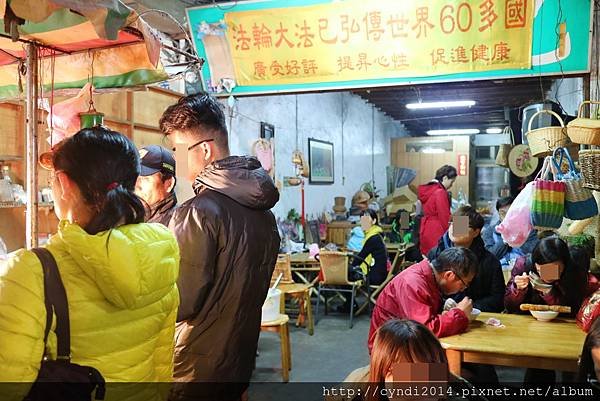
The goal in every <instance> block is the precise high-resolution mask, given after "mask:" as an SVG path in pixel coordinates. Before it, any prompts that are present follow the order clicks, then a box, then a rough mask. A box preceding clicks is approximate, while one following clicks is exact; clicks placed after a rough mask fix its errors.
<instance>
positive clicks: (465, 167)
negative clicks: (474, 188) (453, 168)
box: [458, 155, 469, 176]
mask: <svg viewBox="0 0 600 401" xmlns="http://www.w3.org/2000/svg"><path fill="white" fill-rule="evenodd" d="M468 172H469V158H468V157H467V155H458V175H460V176H463V175H467V174H468Z"/></svg>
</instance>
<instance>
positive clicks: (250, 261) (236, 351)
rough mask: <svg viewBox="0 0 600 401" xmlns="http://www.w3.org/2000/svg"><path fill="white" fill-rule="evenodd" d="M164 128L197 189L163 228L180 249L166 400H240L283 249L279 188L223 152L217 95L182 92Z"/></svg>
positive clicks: (254, 163) (252, 161) (254, 166)
mask: <svg viewBox="0 0 600 401" xmlns="http://www.w3.org/2000/svg"><path fill="white" fill-rule="evenodd" d="M160 128H161V130H162V132H163V133H164V134H166V135H167V136H168V139H169V140H170V142H171V143H172V144H174V145H175V144H185V146H184V148H187V160H188V171H189V174H188V178H189V179H190V180H192V181H193V182H194V185H193V187H194V192H195V193H196V196H195V197H193V198H192V199H190V200H189V201H187V202H185V203H184V204H182V205H181V206H180V207H179V208H178V209H177V210H176V211H175V213H174V215H173V217H172V219H171V223H170V225H169V228H171V230H173V232H174V233H175V235H176V237H177V240H178V242H179V247H180V250H181V264H180V271H179V280H178V282H177V285H178V287H179V293H180V297H181V304H180V306H179V313H178V316H177V328H176V334H175V341H176V344H175V356H174V378H175V382H176V383H175V384H174V386H173V390H172V392H171V399H172V400H178V401H183V400H223V401H230V400H231V401H233V400H236V401H237V400H239V399H241V397H242V395H243V394H244V393H245V391H246V390H247V388H248V383H249V381H250V376H251V375H252V370H253V367H254V360H255V358H256V348H257V343H258V336H259V333H260V320H261V307H262V304H263V302H264V300H265V298H266V295H267V290H268V287H269V283H270V279H271V275H272V273H273V269H274V266H275V262H276V259H277V253H278V250H279V245H280V238H279V234H278V231H277V226H276V223H275V218H274V216H273V214H272V213H271V211H270V209H271V208H272V207H273V206H274V205H275V204H276V203H277V201H278V200H279V192H278V191H277V188H276V187H275V185H274V184H273V181H272V180H271V178H270V177H269V175H268V174H267V173H266V172H265V170H264V169H263V168H262V167H261V165H260V163H259V161H258V160H257V159H256V158H253V157H242V156H230V155H229V145H228V140H227V127H226V125H225V116H224V114H223V111H222V110H221V107H220V105H219V103H218V102H217V101H216V100H215V99H214V98H212V97H210V96H208V95H204V94H199V95H191V96H187V97H184V98H181V99H180V100H179V102H177V103H176V104H174V105H172V106H170V107H169V108H167V110H166V111H165V112H164V114H163V116H162V118H161V120H160ZM177 148H178V151H181V148H182V146H181V145H180V146H178V147H177ZM177 158H178V159H179V160H180V163H181V156H180V155H178V156H177Z"/></svg>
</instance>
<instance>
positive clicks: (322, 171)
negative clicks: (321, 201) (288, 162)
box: [308, 138, 334, 184]
mask: <svg viewBox="0 0 600 401" xmlns="http://www.w3.org/2000/svg"><path fill="white" fill-rule="evenodd" d="M308 164H309V170H310V176H309V178H308V182H310V183H311V184H333V181H334V164H333V143H331V142H325V141H320V140H318V139H312V138H308Z"/></svg>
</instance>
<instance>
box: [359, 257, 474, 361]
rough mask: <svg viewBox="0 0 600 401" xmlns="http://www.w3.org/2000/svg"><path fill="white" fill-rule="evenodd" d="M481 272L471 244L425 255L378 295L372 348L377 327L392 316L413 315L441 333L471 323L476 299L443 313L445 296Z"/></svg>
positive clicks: (454, 331) (444, 334)
mask: <svg viewBox="0 0 600 401" xmlns="http://www.w3.org/2000/svg"><path fill="white" fill-rule="evenodd" d="M476 273H477V257H476V256H475V254H474V253H473V252H472V251H471V250H469V249H467V248H448V249H446V250H445V251H443V252H442V253H440V255H439V256H438V257H437V259H436V260H435V261H433V262H430V261H429V260H427V259H425V260H423V261H421V262H419V263H417V264H415V265H412V266H411V267H409V268H408V269H406V270H404V271H403V272H402V273H400V274H398V275H397V276H396V277H394V279H393V280H392V281H390V283H389V284H388V285H387V286H386V287H385V289H384V290H383V291H382V292H381V294H380V295H379V297H378V298H377V303H376V305H375V309H374V310H373V316H372V317H371V329H370V330H369V352H370V351H371V348H372V347H373V340H374V339H375V333H376V332H377V329H378V328H379V327H380V326H381V325H383V324H384V323H385V322H386V321H388V320H389V319H394V318H397V319H412V320H416V321H417V322H419V323H422V324H424V325H425V326H427V327H428V328H429V330H431V331H432V332H433V334H435V335H436V336H437V337H447V336H452V335H455V334H460V333H462V332H464V331H466V330H467V327H468V326H469V318H468V316H469V315H470V314H471V310H472V309H473V303H472V301H471V300H470V299H469V298H468V297H465V298H463V300H462V301H460V303H459V304H458V305H457V306H456V307H455V308H452V309H450V310H449V311H447V312H444V313H442V308H443V304H442V296H443V295H446V296H447V295H452V294H455V293H457V292H460V291H464V290H465V289H466V288H467V287H468V286H469V284H470V283H471V281H472V280H473V278H474V277H475V274H476Z"/></svg>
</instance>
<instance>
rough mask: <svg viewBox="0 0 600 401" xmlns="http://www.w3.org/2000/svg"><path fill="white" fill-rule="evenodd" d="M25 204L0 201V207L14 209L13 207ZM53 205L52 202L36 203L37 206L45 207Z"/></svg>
mask: <svg viewBox="0 0 600 401" xmlns="http://www.w3.org/2000/svg"><path fill="white" fill-rule="evenodd" d="M25 206H26V205H25V204H24V203H18V202H0V209H15V208H20V207H22V208H24V207H25ZM47 207H50V208H51V207H54V203H38V208H47Z"/></svg>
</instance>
